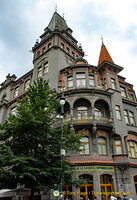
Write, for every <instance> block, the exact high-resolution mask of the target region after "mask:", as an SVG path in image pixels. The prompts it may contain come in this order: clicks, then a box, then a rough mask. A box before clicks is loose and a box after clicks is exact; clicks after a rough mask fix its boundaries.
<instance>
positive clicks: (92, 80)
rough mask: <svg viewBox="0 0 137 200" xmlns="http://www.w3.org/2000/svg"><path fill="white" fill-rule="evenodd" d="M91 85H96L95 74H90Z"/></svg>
mask: <svg viewBox="0 0 137 200" xmlns="http://www.w3.org/2000/svg"><path fill="white" fill-rule="evenodd" d="M89 86H92V87H94V86H95V80H94V75H89Z"/></svg>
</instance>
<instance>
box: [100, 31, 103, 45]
mask: <svg viewBox="0 0 137 200" xmlns="http://www.w3.org/2000/svg"><path fill="white" fill-rule="evenodd" d="M100 38H101V40H102V46H104V40H103V36H102V34H101V37H100Z"/></svg>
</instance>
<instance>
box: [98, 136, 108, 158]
mask: <svg viewBox="0 0 137 200" xmlns="http://www.w3.org/2000/svg"><path fill="white" fill-rule="evenodd" d="M100 138H101V139H104V142H99V139H100ZM99 145H101V154H100V152H99ZM103 145H105V149H106V154H104V152H103ZM98 153H99V155H100V156H107V155H108V150H107V140H106V138H105V137H102V136H99V137H98Z"/></svg>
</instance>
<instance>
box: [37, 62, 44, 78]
mask: <svg viewBox="0 0 137 200" xmlns="http://www.w3.org/2000/svg"><path fill="white" fill-rule="evenodd" d="M39 69H41V70H39ZM39 74H41V75H39ZM42 75H43V74H42V65H40V66H38V68H37V78H40V77H42Z"/></svg>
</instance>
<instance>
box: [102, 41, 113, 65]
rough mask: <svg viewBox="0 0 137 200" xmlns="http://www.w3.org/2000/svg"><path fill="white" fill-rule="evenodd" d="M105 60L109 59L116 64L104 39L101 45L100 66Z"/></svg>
mask: <svg viewBox="0 0 137 200" xmlns="http://www.w3.org/2000/svg"><path fill="white" fill-rule="evenodd" d="M104 61H108V62H110V63H113V64H114V62H113V60H112V58H111V56H110V54H109V52H108V50H107V48H106V47H105V45H104V43H103V41H102V46H101V50H100V56H99V60H98V66H99V65H100V64H101V63H102V62H104Z"/></svg>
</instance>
